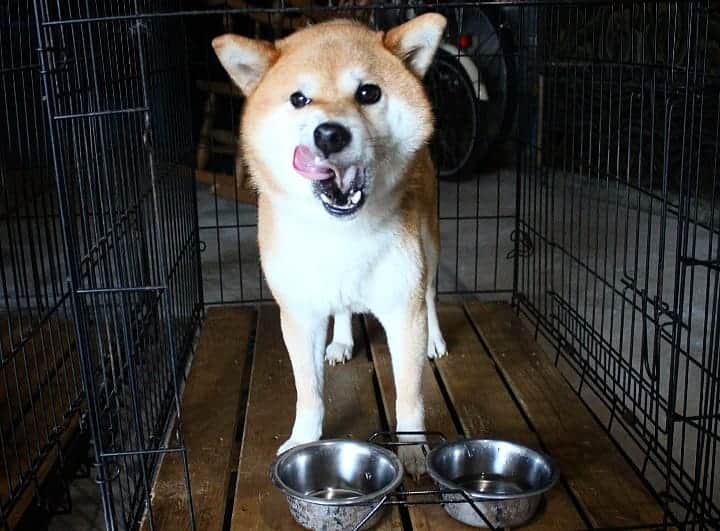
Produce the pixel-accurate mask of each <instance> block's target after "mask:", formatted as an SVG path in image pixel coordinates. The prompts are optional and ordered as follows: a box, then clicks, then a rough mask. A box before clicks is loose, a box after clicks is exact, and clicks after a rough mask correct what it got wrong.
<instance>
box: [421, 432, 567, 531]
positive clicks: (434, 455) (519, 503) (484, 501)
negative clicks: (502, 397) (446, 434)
mask: <svg viewBox="0 0 720 531" xmlns="http://www.w3.org/2000/svg"><path fill="white" fill-rule="evenodd" d="M427 468H428V473H429V474H430V476H431V477H432V479H433V481H435V484H436V485H437V486H438V487H439V488H441V489H446V490H448V489H453V490H458V489H459V490H462V491H465V492H466V493H467V494H468V495H469V496H470V497H471V498H472V500H473V501H474V502H475V504H476V506H477V507H478V508H479V509H480V510H481V511H482V513H483V515H484V516H485V517H486V518H487V519H488V521H489V522H490V523H491V524H492V526H493V527H510V526H518V525H520V524H523V523H525V522H527V521H528V520H529V519H530V518H532V517H533V515H534V514H535V512H536V511H537V508H538V504H539V503H540V500H541V498H542V494H543V493H544V492H545V491H547V490H548V489H550V488H552V486H553V485H555V483H556V482H557V480H558V477H559V473H558V470H557V468H556V467H555V465H554V463H553V462H552V460H551V459H550V458H549V457H547V456H546V455H544V454H542V453H540V452H536V451H534V450H531V449H529V448H525V447H524V446H520V445H518V444H515V443H511V442H507V441H498V440H490V439H469V440H460V441H453V442H448V443H445V444H443V445H441V446H438V447H437V448H435V449H434V450H432V451H431V452H430V453H429V454H428V458H427ZM464 499H466V498H464V497H463V496H462V494H443V501H445V502H457V501H458V500H464ZM445 511H446V512H447V513H448V514H449V515H450V516H452V517H453V518H455V519H456V520H459V521H461V522H463V523H464V524H467V525H471V526H475V527H487V525H486V524H485V522H483V520H482V518H481V517H480V516H479V515H478V514H477V513H476V512H475V510H474V509H473V508H472V505H471V504H470V503H468V502H467V501H466V502H464V503H446V504H445Z"/></svg>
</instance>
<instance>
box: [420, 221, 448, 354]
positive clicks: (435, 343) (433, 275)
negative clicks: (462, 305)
mask: <svg viewBox="0 0 720 531" xmlns="http://www.w3.org/2000/svg"><path fill="white" fill-rule="evenodd" d="M436 238H439V235H438V236H436ZM424 243H425V259H426V260H427V266H428V277H429V278H428V284H427V290H426V291H425V305H426V306H427V319H428V346H427V356H428V358H431V359H432V358H441V357H443V356H444V355H445V354H447V346H446V345H445V340H444V339H443V335H442V332H441V331H440V323H439V322H438V317H437V307H436V306H435V298H436V297H437V267H438V254H439V248H438V243H437V240H435V241H433V239H431V237H430V235H429V234H426V237H425V238H424Z"/></svg>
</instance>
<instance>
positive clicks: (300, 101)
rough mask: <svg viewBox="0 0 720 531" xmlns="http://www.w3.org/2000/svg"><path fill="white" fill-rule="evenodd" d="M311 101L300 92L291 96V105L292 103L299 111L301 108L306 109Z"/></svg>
mask: <svg viewBox="0 0 720 531" xmlns="http://www.w3.org/2000/svg"><path fill="white" fill-rule="evenodd" d="M310 101H311V100H310V98H308V97H307V96H306V95H305V94H303V93H302V92H300V91H298V92H293V93H292V94H290V103H292V106H293V107H295V108H296V109H299V108H300V107H305V105H307V104H308V103H310Z"/></svg>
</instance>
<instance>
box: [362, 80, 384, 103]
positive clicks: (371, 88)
mask: <svg viewBox="0 0 720 531" xmlns="http://www.w3.org/2000/svg"><path fill="white" fill-rule="evenodd" d="M380 96H382V91H381V90H380V87H378V86H377V85H371V84H369V83H368V84H365V85H360V86H359V87H358V89H357V91H356V92H355V99H356V100H357V102H358V103H361V104H362V105H370V104H371V103H377V102H378V100H380Z"/></svg>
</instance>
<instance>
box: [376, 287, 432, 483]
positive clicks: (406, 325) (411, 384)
mask: <svg viewBox="0 0 720 531" xmlns="http://www.w3.org/2000/svg"><path fill="white" fill-rule="evenodd" d="M426 312H427V310H426V307H425V302H424V301H411V302H410V303H409V304H407V305H404V306H403V307H402V308H400V309H398V310H396V311H393V312H389V313H387V314H386V315H378V318H379V319H380V321H381V322H382V324H383V327H384V328H385V333H386V335H387V338H388V346H389V347H390V356H391V358H392V367H393V377H394V380H395V392H396V394H397V400H396V402H395V418H396V419H397V431H423V430H424V429H425V411H424V407H423V398H422V372H423V365H424V364H425V354H426V350H427V338H428V321H427V313H426ZM400 440H404V441H413V440H415V441H424V438H418V437H409V436H400ZM398 455H399V456H400V459H401V460H402V462H403V465H404V466H405V470H406V471H407V472H408V473H409V474H410V475H412V476H415V477H417V476H419V475H420V474H422V473H423V472H425V455H424V453H423V449H422V447H421V445H419V444H418V445H412V446H400V447H399V449H398Z"/></svg>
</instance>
